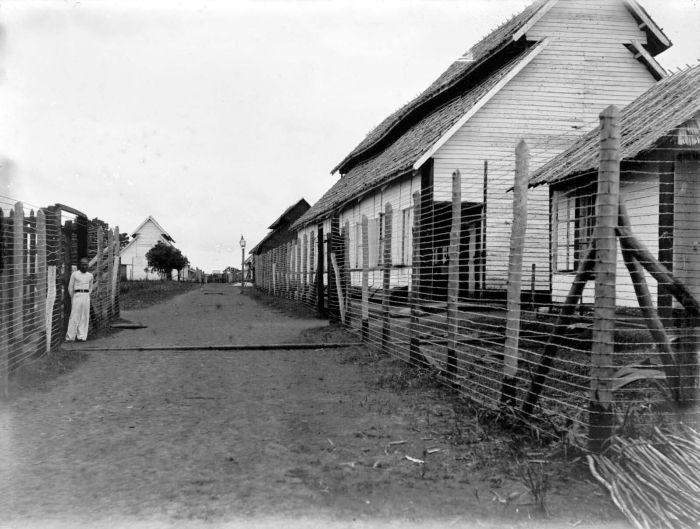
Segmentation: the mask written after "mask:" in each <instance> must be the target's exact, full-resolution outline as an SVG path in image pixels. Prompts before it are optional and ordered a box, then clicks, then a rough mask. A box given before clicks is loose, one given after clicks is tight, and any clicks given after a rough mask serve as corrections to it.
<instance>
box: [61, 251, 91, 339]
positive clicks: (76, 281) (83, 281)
mask: <svg viewBox="0 0 700 529" xmlns="http://www.w3.org/2000/svg"><path fill="white" fill-rule="evenodd" d="M87 269H88V260H87V258H85V257H83V258H82V259H80V263H79V264H78V269H77V270H76V271H75V272H73V273H72V274H71V276H70V281H69V282H68V294H69V295H70V297H71V300H72V306H71V311H70V319H69V320H68V332H67V334H66V341H69V342H72V341H73V340H75V339H76V338H77V340H78V341H79V342H84V341H85V340H86V339H87V334H88V324H89V323H90V292H91V291H92V274H91V273H90V272H88V271H87Z"/></svg>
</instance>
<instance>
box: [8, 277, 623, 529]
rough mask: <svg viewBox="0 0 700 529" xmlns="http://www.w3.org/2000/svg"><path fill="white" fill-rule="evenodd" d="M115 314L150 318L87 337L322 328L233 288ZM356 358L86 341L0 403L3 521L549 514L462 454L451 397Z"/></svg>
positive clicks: (322, 520) (155, 341) (176, 337)
mask: <svg viewBox="0 0 700 529" xmlns="http://www.w3.org/2000/svg"><path fill="white" fill-rule="evenodd" d="M206 292H221V293H222V294H207V293H206ZM123 316H124V317H125V318H127V319H131V320H134V321H140V322H143V323H144V324H146V325H147V326H148V327H147V328H146V329H140V330H128V331H122V332H120V333H117V334H114V335H111V336H109V337H106V338H102V339H100V340H95V341H91V342H88V343H87V344H85V345H86V346H109V347H114V348H115V349H117V348H118V347H120V346H133V345H183V344H186V345H194V344H222V343H232V344H253V343H279V342H291V341H295V340H298V339H299V333H300V332H301V331H303V330H305V329H310V328H314V327H319V326H323V325H324V322H322V321H319V320H304V319H294V318H289V317H286V316H284V315H282V314H279V313H275V312H272V311H270V310H268V309H266V308H264V307H262V306H259V305H257V304H256V303H255V302H254V301H251V300H250V299H249V298H248V297H247V296H241V295H240V294H238V290H237V289H232V288H231V287H228V286H227V285H220V286H217V285H207V286H205V288H204V289H201V290H196V291H194V292H191V293H188V294H185V295H182V296H180V297H178V298H175V299H174V300H172V301H171V302H168V303H166V304H163V305H160V306H157V307H152V308H149V309H145V310H142V311H138V312H132V313H124V314H123ZM350 354H351V353H348V352H347V351H341V350H337V351H322V350H305V351H209V352H205V351H193V352H186V353H184V352H165V351H155V352H125V351H121V352H120V351H116V350H115V351H111V352H95V353H92V354H91V356H90V358H89V359H88V360H87V361H86V362H85V363H84V364H83V365H82V366H80V367H79V368H78V369H77V370H75V371H73V372H71V373H69V374H67V375H64V376H62V377H59V378H58V379H56V380H54V381H52V382H51V384H50V386H49V388H48V390H47V391H46V392H33V393H27V394H25V395H23V396H21V397H19V398H17V399H15V400H13V401H10V402H9V403H7V404H5V405H3V407H2V408H1V409H0V434H1V435H0V476H2V479H1V480H0V527H50V526H56V527H73V526H75V525H86V526H92V527H108V526H117V527H132V526H134V527H136V526H139V527H141V526H143V527H174V526H178V527H179V526H182V527H190V526H192V525H193V524H194V525H202V524H206V525H212V524H214V525H228V526H232V527H239V526H241V525H246V526H251V527H252V526H255V527H258V526H259V527H269V526H274V527H279V526H282V525H284V526H289V527H309V526H319V527H321V526H324V527H325V526H329V525H330V526H337V527H341V526H342V527H346V526H347V527H358V526H362V527H366V526H374V525H388V526H393V527H397V526H399V525H400V526H402V527H411V526H413V525H417V526H421V527H432V526H436V527H437V526H442V525H444V524H447V523H452V526H453V527H491V526H493V527H520V526H525V527H540V526H544V523H543V522H540V523H534V522H527V520H524V521H522V520H521V521H516V520H517V518H516V519H514V518H513V516H512V513H511V514H507V513H506V514H504V513H503V511H502V509H501V508H500V507H499V506H498V505H497V504H494V503H493V502H492V501H491V495H490V494H489V487H490V486H491V485H490V484H489V483H488V482H487V481H485V480H475V479H474V475H472V467H470V465H468V464H466V463H458V464H456V463H455V461H456V460H458V459H459V460H461V459H467V457H466V456H464V457H457V456H458V455H459V454H457V453H456V452H455V448H454V447H452V446H451V445H450V444H449V443H447V442H446V441H445V435H440V434H439V432H436V430H441V429H443V430H444V429H445V428H448V427H449V425H450V423H449V419H450V414H451V413H453V412H452V410H451V409H450V408H449V407H448V406H445V405H444V404H443V403H441V402H440V401H439V400H438V399H434V398H426V397H425V395H423V396H421V395H420V394H415V395H412V394H411V395H408V394H401V393H397V392H395V391H389V390H387V389H383V388H381V387H377V386H376V384H374V383H373V381H374V380H375V377H376V374H375V373H373V372H369V371H368V368H367V367H363V364H362V363H358V362H356V361H348V355H350ZM395 441H403V442H402V443H399V444H392V443H393V442H395ZM426 448H433V449H439V450H440V451H439V452H436V454H435V455H434V456H431V458H433V459H431V461H430V466H427V467H426V470H425V471H424V470H423V467H421V466H420V465H417V464H415V463H412V462H411V461H409V460H407V459H406V457H405V456H406V455H410V456H412V457H421V454H423V453H424V452H423V450H425V449H426ZM575 501H576V499H575V498H574V502H575ZM577 516H578V515H577V514H575V513H574V514H571V515H567V514H566V513H560V517H559V519H558V520H557V521H555V522H553V525H549V526H550V527H561V526H562V525H561V524H562V523H564V521H566V523H575V522H576V521H577V519H578V518H577ZM353 520H357V523H355V522H354V521H353ZM399 520H400V521H401V522H400V523H399ZM533 523H534V525H533ZM358 524H359V525H358ZM609 527H613V526H609ZM620 527H625V525H621V526H620Z"/></svg>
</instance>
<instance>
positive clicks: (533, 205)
mask: <svg viewBox="0 0 700 529" xmlns="http://www.w3.org/2000/svg"><path fill="white" fill-rule="evenodd" d="M610 112H612V114H611V115H603V117H602V118H601V120H602V121H601V129H600V131H593V132H592V133H591V134H589V135H587V136H586V137H585V138H584V140H583V141H580V142H577V143H576V144H575V149H578V150H579V151H580V152H575V149H574V148H573V147H572V149H574V151H572V152H571V153H569V151H566V152H565V154H566V153H569V154H568V155H567V156H569V157H570V158H571V159H569V160H568V161H567V160H565V162H566V163H564V162H562V161H561V160H559V162H556V163H554V164H553V167H554V166H556V167H555V168H554V169H552V170H551V174H549V177H548V178H549V180H546V179H545V178H544V177H542V174H541V171H540V172H538V174H537V175H536V176H535V177H533V178H530V175H529V165H530V161H529V152H528V151H529V149H528V147H527V145H525V144H521V145H520V146H519V147H518V154H517V160H516V161H515V163H513V160H511V161H510V163H509V164H507V163H505V162H504V161H503V160H488V161H487V162H485V163H484V166H483V167H484V183H485V185H484V199H483V201H481V202H470V201H467V200H463V198H462V190H463V189H465V186H466V183H465V182H464V181H463V179H462V175H461V174H460V172H459V171H458V170H457V171H455V172H454V174H453V175H452V178H451V180H450V179H445V178H441V179H435V180H434V181H428V182H427V185H426V178H425V177H424V176H421V175H418V176H417V177H416V178H415V179H414V180H413V181H412V182H411V181H409V182H408V183H407V184H406V185H404V184H403V183H398V184H396V185H395V186H394V188H395V191H394V192H393V194H391V193H390V192H389V191H386V192H385V194H384V196H383V197H382V200H381V201H380V203H381V207H377V206H376V205H373V206H372V207H370V208H367V212H365V210H363V207H364V206H363V205H362V203H361V202H362V201H360V200H358V201H357V205H353V206H348V207H347V208H346V209H345V210H343V211H340V212H339V214H336V215H334V216H332V217H330V218H327V219H325V220H323V221H322V222H320V223H319V224H317V225H309V226H306V227H304V228H302V229H300V230H299V233H298V237H297V238H296V239H295V240H294V241H292V242H289V243H287V244H285V245H283V246H281V247H278V248H276V249H274V250H272V251H270V252H267V253H266V254H262V255H260V256H258V258H257V260H256V263H255V266H256V284H257V285H258V286H259V287H260V288H263V289H265V290H267V291H268V292H270V293H272V294H274V295H279V296H286V297H289V298H292V299H295V300H298V301H300V302H302V303H306V304H308V305H310V306H314V307H316V308H317V309H318V310H319V312H320V313H323V314H327V315H328V317H329V319H330V320H331V321H336V322H339V323H342V324H344V325H346V326H349V327H350V328H352V329H355V330H356V331H357V332H358V333H359V334H360V335H361V336H362V339H363V340H364V341H366V342H367V343H368V344H371V345H374V346H376V347H378V348H380V349H381V350H383V351H386V352H387V353H389V354H392V355H395V356H397V357H398V358H401V359H402V360H405V361H406V362H409V363H411V364H414V365H417V366H422V367H425V368H429V369H432V370H435V371H436V372H438V373H439V374H440V376H441V378H442V379H443V380H444V381H445V382H446V383H448V384H450V385H451V386H453V387H454V388H456V389H458V390H459V391H460V392H462V393H464V394H465V395H466V396H468V397H469V398H471V399H473V400H474V401H477V402H479V403H480V404H482V405H483V406H487V407H489V408H493V409H499V410H509V411H511V412H513V413H515V414H517V415H518V416H519V417H521V418H522V419H524V420H526V421H528V422H529V423H530V424H532V425H534V426H535V427H537V428H540V429H541V430H542V431H547V432H550V433H553V434H555V435H558V436H560V437H563V438H565V439H567V440H569V441H571V442H575V443H576V444H578V445H579V446H582V447H588V448H590V449H592V450H599V449H600V448H601V447H602V446H603V444H604V443H605V441H606V439H608V438H609V437H610V436H611V435H613V434H614V433H619V432H620V431H623V430H625V429H626V430H629V431H631V430H635V429H637V430H639V429H648V428H650V427H651V426H652V425H658V424H660V423H663V422H665V421H685V420H688V419H689V417H690V416H691V414H692V413H693V412H694V411H695V410H696V409H697V397H698V391H697V389H698V357H697V355H698V353H697V351H698V347H697V334H698V302H697V300H698V299H699V298H700V265H699V264H698V263H700V259H698V244H699V241H700V215H699V214H698V212H699V211H700V188H699V187H698V185H699V184H698V182H700V178H698V173H699V169H700V157H699V155H698V153H699V151H698V144H699V143H700V142H699V141H698V139H699V138H700V135H699V134H698V130H700V127H698V121H697V118H694V119H690V120H689V121H687V122H685V123H684V124H683V125H682V126H681V127H676V125H675V124H673V125H671V126H670V127H669V129H668V130H667V131H666V132H665V133H663V134H658V135H657V137H656V138H655V140H654V141H653V142H651V143H649V142H647V144H645V146H644V149H642V150H639V151H630V150H629V149H628V148H627V143H629V142H628V140H629V139H630V138H631V137H632V136H634V134H635V132H627V130H628V129H629V130H631V131H637V133H639V134H641V133H642V131H644V130H646V129H644V126H643V123H641V124H640V123H638V122H636V121H635V118H634V116H623V117H624V118H625V119H626V121H625V122H624V125H625V127H626V128H625V131H626V132H624V134H625V141H624V142H623V144H624V145H623V147H625V148H624V149H622V150H621V147H620V123H619V117H618V116H617V114H616V113H615V112H613V111H612V110H611V111H610ZM665 123H668V122H665ZM625 149H626V150H625ZM584 154H585V156H588V157H589V158H590V159H591V160H593V161H592V163H591V164H590V166H586V167H585V170H576V165H575V164H573V165H572V164H571V163H568V162H571V160H573V159H575V158H576V156H578V157H585V156H584ZM550 165H551V164H550ZM499 166H503V167H507V168H510V169H508V172H509V173H510V179H511V182H513V171H512V168H513V167H515V184H514V186H513V189H512V190H511V191H509V193H510V194H511V199H509V200H493V199H492V195H490V194H489V193H488V192H487V189H486V182H487V178H486V175H487V174H488V175H490V176H492V178H494V177H495V178H498V177H499V175H500V177H501V178H504V176H502V171H501V172H499ZM571 167H573V169H572V170H568V169H569V168H571ZM472 179H473V175H472ZM416 182H417V183H416ZM528 182H529V184H530V189H529V190H528V189H527V188H528ZM545 184H548V185H545ZM402 186H403V187H402ZM396 189H398V190H396ZM418 189H419V190H420V191H418ZM470 196H473V193H472V194H470ZM437 198H439V199H440V200H437ZM367 201H368V200H365V202H367Z"/></svg>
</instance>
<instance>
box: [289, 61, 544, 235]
mask: <svg viewBox="0 0 700 529" xmlns="http://www.w3.org/2000/svg"><path fill="white" fill-rule="evenodd" d="M529 51H530V49H525V50H523V51H522V52H521V53H520V54H518V55H516V56H515V57H514V58H513V59H511V60H510V61H509V62H508V63H507V64H505V65H503V66H502V67H501V68H500V69H498V70H496V71H494V72H492V73H491V75H490V76H489V77H487V78H486V79H484V80H483V81H482V82H481V83H479V84H477V85H476V86H473V87H472V88H471V89H470V90H468V91H466V92H464V93H462V94H461V95H460V96H459V97H456V98H454V99H452V100H451V101H449V102H448V103H446V104H444V105H443V106H441V107H439V108H437V109H436V110H435V111H434V112H432V113H431V114H429V115H427V116H425V117H423V118H422V119H421V120H420V121H418V122H417V123H415V124H414V125H413V126H411V127H410V128H409V129H408V130H407V131H406V132H405V133H404V134H403V135H402V136H401V137H399V138H398V140H396V141H395V142H394V143H392V144H391V145H390V146H389V147H388V148H386V149H384V150H383V151H381V152H380V153H379V154H378V155H376V156H374V157H373V158H370V159H368V160H364V161H363V162H362V163H360V164H358V165H355V166H354V167H353V168H352V169H350V171H349V172H348V173H347V174H346V175H344V176H343V177H342V178H340V179H339V180H338V181H337V182H336V183H335V185H334V186H333V187H332V188H331V189H329V190H328V191H327V192H326V193H325V194H324V195H323V196H322V197H321V199H320V200H319V201H318V202H316V203H315V204H314V205H313V206H312V207H311V209H309V210H308V211H307V212H306V213H305V214H304V215H303V216H302V217H300V218H299V220H298V221H296V222H295V223H294V225H293V226H292V227H293V228H297V227H300V226H303V225H305V224H307V223H309V222H311V221H313V220H314V219H315V218H317V217H319V216H321V215H323V214H324V213H327V212H328V211H331V210H334V209H336V208H338V207H339V206H341V205H342V204H344V203H346V202H347V201H349V200H352V199H355V198H358V197H359V196H360V195H361V194H362V193H363V192H365V191H369V190H370V189H372V188H375V187H377V186H378V185H381V184H383V183H386V182H388V181H390V180H393V179H394V178H396V177H398V176H401V175H403V174H406V173H407V172H409V171H412V170H413V164H414V163H415V161H416V160H418V159H419V158H420V157H421V155H423V153H425V152H426V151H427V150H428V149H430V147H432V145H433V144H435V142H437V141H438V139H440V137H441V136H442V135H443V134H444V133H445V132H447V131H448V130H449V129H450V127H452V125H454V124H455V123H456V122H457V121H459V119H460V118H461V117H462V116H464V114H465V113H466V112H467V111H468V110H469V109H471V108H472V107H473V106H474V105H475V104H476V103H477V102H478V101H479V100H480V99H481V98H482V97H483V96H484V95H486V94H487V93H488V92H489V90H491V88H493V87H494V86H495V85H496V84H498V82H499V81H500V80H501V79H502V78H503V77H505V76H506V75H507V74H508V72H510V71H511V70H512V69H514V68H515V67H516V66H517V65H518V64H519V63H520V61H522V60H523V58H524V57H525V56H526V55H527V54H528V53H529Z"/></svg>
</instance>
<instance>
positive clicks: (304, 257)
mask: <svg viewBox="0 0 700 529" xmlns="http://www.w3.org/2000/svg"><path fill="white" fill-rule="evenodd" d="M308 251H309V244H308V239H307V237H306V233H305V234H304V235H303V237H302V238H301V300H302V301H306V299H307V286H308V283H309V275H308V272H307V270H308V267H309V264H308V262H309V254H308Z"/></svg>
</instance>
